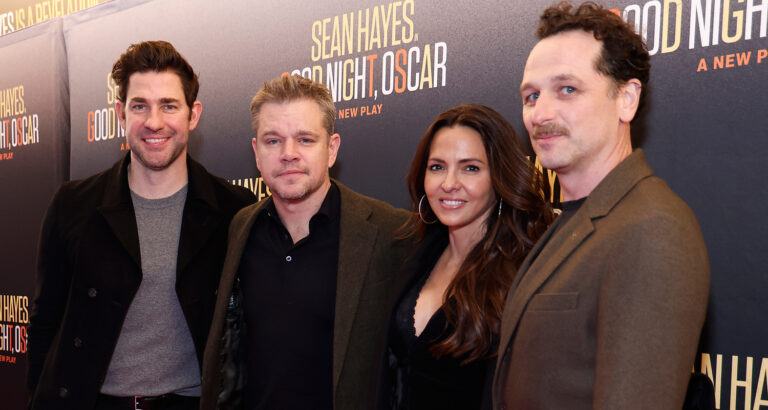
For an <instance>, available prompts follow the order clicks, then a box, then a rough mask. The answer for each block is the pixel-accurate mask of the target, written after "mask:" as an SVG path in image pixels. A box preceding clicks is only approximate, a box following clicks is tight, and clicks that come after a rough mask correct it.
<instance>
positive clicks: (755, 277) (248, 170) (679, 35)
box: [0, 0, 768, 409]
mask: <svg viewBox="0 0 768 410" xmlns="http://www.w3.org/2000/svg"><path fill="white" fill-rule="evenodd" d="M26 3H30V2H29V1H27V2H26ZM26 3H25V4H26ZM33 3H34V4H35V5H36V4H41V3H44V4H45V5H44V6H41V8H40V10H41V11H40V15H39V16H40V17H39V21H44V20H50V21H47V22H45V23H42V24H39V25H37V26H35V27H32V28H25V29H23V30H21V29H22V28H24V27H27V26H28V25H32V24H34V23H38V22H39V21H38V17H37V15H36V17H35V18H34V19H31V20H30V18H31V17H29V16H30V14H29V13H30V12H29V11H28V10H32V11H31V13H33V14H35V13H36V10H37V8H36V7H35V6H34V5H33V6H32V7H31V9H28V8H27V7H25V6H18V7H17V9H15V10H11V11H7V12H4V11H3V9H0V13H4V14H0V27H2V29H1V30H0V32H2V34H3V37H2V38H0V67H1V68H0V73H1V74H0V190H2V192H3V194H2V196H0V198H2V199H0V215H2V216H3V217H4V218H3V219H2V225H0V238H1V239H2V244H1V245H0V249H1V250H0V252H2V254H0V263H2V265H1V266H2V268H0V379H2V380H3V381H4V382H3V383H2V384H0V397H2V398H3V399H0V400H2V404H1V405H0V407H2V408H8V409H21V408H23V406H24V400H25V398H24V394H25V392H24V365H25V363H24V351H25V347H26V327H27V325H28V323H27V321H28V312H29V308H31V304H32V297H33V294H34V286H35V279H34V258H35V247H36V239H37V234H38V230H39V228H40V221H41V218H42V215H43V214H44V211H45V208H46V206H47V203H48V201H49V200H50V198H51V196H52V195H53V192H54V191H55V188H56V186H57V185H58V184H59V183H61V182H62V181H64V180H66V179H78V178H83V177H86V176H89V175H91V174H93V173H96V172H98V171H101V170H103V169H105V168H107V167H109V166H110V165H111V164H112V163H114V162H115V161H117V160H118V159H119V158H120V157H121V156H122V155H124V154H125V153H126V150H127V149H128V147H127V145H126V139H125V136H124V133H123V131H122V130H121V129H120V126H119V124H118V122H117V116H116V113H115V110H114V105H115V97H116V95H117V88H116V85H115V84H114V82H113V81H112V80H111V79H110V77H109V72H110V69H111V67H112V64H113V62H114V61H115V59H116V58H117V57H118V56H119V55H120V54H121V53H122V52H123V51H124V50H125V49H126V48H127V47H128V45H130V44H131V43H135V42H138V41H142V40H154V39H163V40H167V41H170V42H172V43H173V44H174V45H175V46H176V47H177V49H178V50H180V51H181V53H182V54H184V55H185V57H186V58H187V59H188V60H189V61H190V63H191V64H192V66H193V67H194V68H195V70H196V71H198V72H199V75H200V83H201V89H200V94H199V99H200V100H201V101H202V103H203V107H204V110H203V115H202V121H201V124H200V126H199V128H198V129H197V130H196V131H195V132H194V133H193V135H192V137H191V140H190V146H191V153H192V155H193V156H194V157H195V158H197V159H198V160H199V161H200V162H202V163H203V164H204V165H205V166H206V167H207V168H208V169H209V170H210V171H211V172H213V173H215V174H218V175H220V176H222V177H224V178H226V179H228V180H230V181H231V182H232V183H233V184H237V185H242V186H246V187H248V188H250V189H251V190H253V191H254V192H255V193H256V194H257V195H258V196H260V197H265V196H267V195H268V194H269V192H268V190H267V188H266V186H264V184H263V182H262V180H261V179H260V178H259V175H258V173H257V171H256V167H255V164H254V160H253V156H252V151H251V148H250V139H251V137H252V132H251V130H250V128H249V111H248V105H249V102H250V99H251V97H252V96H253V94H254V93H255V92H256V90H257V89H258V88H259V87H260V85H261V84H262V83H263V82H264V81H266V80H268V79H270V78H273V77H275V76H278V75H280V74H282V73H286V72H287V73H299V74H301V75H304V76H306V77H311V78H313V79H316V80H318V81H321V82H322V83H324V84H326V85H327V86H328V87H329V88H330V89H331V91H332V93H333V96H334V100H335V101H336V105H337V109H338V113H337V114H338V122H337V125H338V130H339V132H340V134H341V135H342V143H341V152H340V157H339V161H338V163H337V165H336V166H335V167H334V169H333V171H332V173H333V175H334V176H335V177H337V178H339V179H340V180H341V181H343V182H344V183H345V184H347V185H349V186H351V187H352V188H354V189H356V190H358V191H360V192H362V193H365V194H367V195H371V196H374V197H378V198H381V199H383V200H386V201H388V202H390V203H392V204H394V205H396V206H400V207H408V206H409V200H408V198H407V193H406V189H405V184H404V177H405V174H406V170H407V167H408V164H409V163H410V160H411V155H412V153H413V150H414V149H415V146H416V143H417V141H418V139H419V137H420V136H421V133H422V132H423V131H424V129H425V128H426V127H427V126H428V125H429V123H430V122H431V120H432V118H433V117H434V116H435V115H437V114H438V113H440V112H441V111H443V110H445V109H447V108H449V107H452V106H454V105H456V104H459V103H462V102H477V103H482V104H486V105H489V106H491V107H494V108H495V109H497V110H498V111H499V112H501V113H502V114H503V115H505V116H506V117H507V118H508V119H509V120H510V121H512V122H513V124H514V125H515V126H516V128H517V129H518V130H519V131H520V135H519V137H520V138H521V140H523V141H526V140H527V135H526V134H525V132H524V128H523V126H522V122H521V102H520V97H519V94H518V87H519V84H520V80H521V77H522V72H523V68H524V65H525V60H526V58H527V54H528V52H529V50H530V49H531V47H532V46H533V44H535V42H536V39H535V36H534V34H533V33H534V31H535V27H536V24H537V20H538V15H539V14H540V12H541V11H542V10H543V9H544V8H545V7H546V6H548V5H549V4H551V2H550V1H542V0H536V1H525V2H523V1H519V2H507V1H493V0H479V1H475V2H466V1H461V0H445V1H439V2H437V1H426V0H398V1H366V2H360V1H351V0H350V1H345V0H336V1H318V2H305V1H299V0H284V1H279V2H278V1H243V0H231V1H227V2H211V1H205V0H155V1H146V0H132V1H119V0H115V1H108V2H95V1H91V2H78V1H46V2H33ZM96 3H103V4H96ZM606 4H607V5H608V6H610V7H612V8H615V11H616V12H617V13H618V14H619V15H621V16H622V17H623V18H624V19H625V20H627V21H629V22H630V23H632V24H633V25H634V26H635V27H636V29H637V30H638V32H640V33H642V35H643V36H644V37H645V38H646V41H647V44H648V48H649V50H650V52H651V54H652V55H653V60H652V63H653V67H654V68H653V69H652V75H651V86H650V95H651V99H650V102H649V106H648V110H647V111H646V114H644V115H643V117H642V118H641V119H640V121H638V125H637V126H636V127H634V129H633V134H635V135H634V137H635V139H636V142H637V145H638V146H641V147H642V148H643V149H645V151H646V153H647V156H648V158H649V160H650V162H651V164H652V166H653V167H654V168H655V170H656V172H657V174H659V175H660V176H662V177H663V178H664V179H666V180H667V181H668V183H669V184H670V185H671V186H672V188H673V189H674V190H675V191H676V192H678V193H679V194H680V195H681V196H682V197H683V198H684V199H685V200H686V201H687V202H688V203H689V204H690V205H691V207H692V208H693V209H694V211H695V212H696V214H697V215H698V217H699V219H700V221H701V224H702V227H703V230H704V235H705V239H706V241H707V245H708V247H709V250H710V257H711V263H712V291H711V299H710V309H709V314H708V320H707V324H706V326H705V329H704V331H703V334H702V340H701V346H700V354H699V356H698V360H697V362H696V364H695V366H694V370H696V371H701V372H703V373H706V374H707V375H708V376H710V378H711V379H712V381H713V384H714V386H715V400H716V405H717V408H722V409H726V408H727V409H759V408H763V407H765V408H768V349H766V341H768V328H766V326H764V322H765V321H764V320H762V319H761V317H762V315H763V312H766V311H768V298H765V297H764V296H763V294H764V290H765V289H768V275H767V274H768V271H767V270H768V268H767V266H768V245H766V241H765V240H764V239H763V238H764V235H765V227H766V226H767V225H768V223H767V222H768V217H766V215H768V201H766V200H767V199H768V189H766V188H765V180H766V176H768V175H767V173H766V171H765V168H764V165H763V164H764V163H765V158H766V157H767V156H768V114H766V112H768V37H767V35H766V31H767V30H768V1H765V0H763V1H762V2H761V1H759V0H676V1H675V0H663V1H661V0H650V1H647V0H644V1H609V2H607V3H606ZM94 5H95V7H92V8H87V7H90V6H94ZM70 6H71V7H70ZM19 10H24V11H23V12H22V13H20V12H19ZM43 10H48V14H47V16H48V17H47V18H46V14H45V12H44V11H43ZM79 10H82V11H79ZM71 12H76V13H74V14H69V13H71ZM20 14H21V17H20ZM66 14H69V15H66ZM62 16H63V17H62ZM25 19H26V20H25ZM19 21H22V23H19ZM29 22H31V23H29ZM65 50H66V51H65ZM533 160H535V159H533ZM544 171H545V175H546V177H547V180H548V181H549V182H550V190H549V192H548V193H547V194H548V195H550V196H551V199H552V200H553V201H554V202H558V200H559V190H558V187H557V181H556V176H555V175H554V173H552V172H549V171H547V170H544ZM648 359H649V360H653V358H652V357H649V358H648Z"/></svg>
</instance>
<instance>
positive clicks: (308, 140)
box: [299, 136, 315, 145]
mask: <svg viewBox="0 0 768 410" xmlns="http://www.w3.org/2000/svg"><path fill="white" fill-rule="evenodd" d="M314 142H315V139H314V138H312V137H307V136H305V137H299V144H301V145H310V144H312V143H314Z"/></svg>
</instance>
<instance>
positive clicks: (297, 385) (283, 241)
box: [238, 184, 341, 410]
mask: <svg viewBox="0 0 768 410" xmlns="http://www.w3.org/2000/svg"><path fill="white" fill-rule="evenodd" d="M340 212H341V198H340V195H339V189H338V187H336V185H335V184H331V188H330V190H329V191H328V194H327V195H326V197H325V199H324V200H323V203H322V205H321V206H320V209H319V210H318V212H317V213H316V214H315V215H314V216H313V217H312V218H311V219H310V221H309V235H307V237H306V238H304V239H302V240H300V241H299V242H297V243H295V244H294V243H293V240H292V239H291V235H290V234H289V233H288V230H287V229H285V227H284V226H283V224H282V222H281V221H280V218H279V216H278V214H277V211H276V209H275V206H274V203H272V202H271V200H270V202H269V203H268V204H266V205H265V207H264V209H263V210H262V211H261V213H260V214H259V215H258V216H257V217H256V220H255V222H254V224H253V227H252V228H251V235H250V237H249V238H248V242H247V243H246V246H245V250H244V252H243V257H242V260H241V262H240V270H239V272H238V275H239V277H240V281H241V286H242V292H243V311H244V313H245V323H246V329H247V331H246V340H247V343H248V344H247V345H246V347H245V350H246V352H247V354H246V356H247V377H246V387H245V405H246V406H245V407H246V409H287V410H290V409H329V410H330V409H332V408H333V382H332V375H333V323H334V311H335V301H336V271H337V265H338V259H339V220H340Z"/></svg>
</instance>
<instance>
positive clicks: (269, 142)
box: [264, 137, 280, 145]
mask: <svg viewBox="0 0 768 410" xmlns="http://www.w3.org/2000/svg"><path fill="white" fill-rule="evenodd" d="M279 143H280V140H279V139H277V138H274V137H267V138H264V144H265V145H277V144H279Z"/></svg>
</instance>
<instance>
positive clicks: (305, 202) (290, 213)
mask: <svg viewBox="0 0 768 410" xmlns="http://www.w3.org/2000/svg"><path fill="white" fill-rule="evenodd" d="M329 189H331V180H330V179H326V180H325V182H324V183H323V185H321V186H320V188H318V189H317V190H315V192H312V193H311V194H309V195H308V196H306V197H304V198H302V199H299V200H286V199H282V198H280V197H278V196H277V195H272V201H273V202H274V204H275V209H276V210H277V215H278V216H279V217H280V220H281V221H282V222H283V225H284V226H285V229H287V230H288V233H290V234H291V238H292V239H293V243H296V242H298V241H300V240H301V239H303V238H305V237H306V236H307V235H309V220H310V219H312V217H313V216H315V214H316V213H317V211H319V210H320V206H322V205H323V200H325V196H326V195H327V194H328V190H329Z"/></svg>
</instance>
